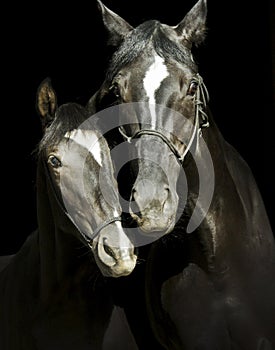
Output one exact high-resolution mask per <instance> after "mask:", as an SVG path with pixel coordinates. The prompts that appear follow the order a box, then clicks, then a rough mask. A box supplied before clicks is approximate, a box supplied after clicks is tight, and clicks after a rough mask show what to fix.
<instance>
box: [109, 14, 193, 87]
mask: <svg viewBox="0 0 275 350" xmlns="http://www.w3.org/2000/svg"><path fill="white" fill-rule="evenodd" d="M149 44H151V45H152V48H153V49H154V50H155V51H156V53H157V54H158V55H159V56H161V57H162V58H164V59H167V60H171V59H174V60H176V61H177V62H181V63H183V64H185V65H188V66H189V67H191V68H192V69H193V70H194V71H197V66H196V64H195V63H194V62H193V60H192V56H191V53H190V51H189V50H188V49H187V48H186V47H185V46H184V45H181V44H180V43H179V42H175V41H172V40H170V39H169V37H168V34H167V33H166V31H165V27H163V26H162V25H161V23H160V22H159V21H156V20H150V21H146V22H144V23H142V24H141V25H139V26H138V27H136V28H135V29H134V30H133V31H132V32H131V33H130V34H129V35H128V36H126V38H125V40H124V41H123V42H122V44H121V45H120V47H119V48H118V50H117V51H116V52H115V53H114V55H113V57H112V59H111V62H110V65H109V68H108V71H107V75H106V80H107V81H108V82H111V81H112V80H113V78H114V76H115V75H116V74H117V73H118V71H119V70H120V69H121V68H122V67H124V66H125V65H127V64H130V63H131V62H133V61H134V60H135V59H136V58H138V57H139V56H140V55H141V54H142V53H143V52H144V50H145V49H146V47H147V46H148V45H149Z"/></svg>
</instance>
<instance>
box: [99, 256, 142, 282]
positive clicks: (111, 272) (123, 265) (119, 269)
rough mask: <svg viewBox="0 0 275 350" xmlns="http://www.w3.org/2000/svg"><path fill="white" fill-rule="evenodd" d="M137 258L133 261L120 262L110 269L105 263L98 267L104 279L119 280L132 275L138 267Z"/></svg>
mask: <svg viewBox="0 0 275 350" xmlns="http://www.w3.org/2000/svg"><path fill="white" fill-rule="evenodd" d="M136 260H137V257H136V256H134V257H133V259H131V260H125V261H118V262H117V263H116V264H115V265H114V266H112V267H109V266H106V265H105V264H104V263H100V264H98V267H99V269H100V271H101V273H102V275H103V276H104V277H113V278H119V277H123V276H128V275H130V274H131V273H132V272H133V270H134V268H135V266H136Z"/></svg>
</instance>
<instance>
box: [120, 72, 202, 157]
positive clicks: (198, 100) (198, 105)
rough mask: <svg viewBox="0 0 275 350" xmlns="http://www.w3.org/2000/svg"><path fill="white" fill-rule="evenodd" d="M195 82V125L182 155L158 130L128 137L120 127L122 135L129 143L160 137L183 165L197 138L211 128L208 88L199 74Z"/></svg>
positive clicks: (141, 132) (143, 131)
mask: <svg viewBox="0 0 275 350" xmlns="http://www.w3.org/2000/svg"><path fill="white" fill-rule="evenodd" d="M193 81H195V82H197V84H198V89H197V92H196V94H195V99H194V103H195V123H194V127H193V131H192V135H191V137H190V140H189V142H188V145H187V146H186V148H185V150H184V152H183V154H180V153H179V151H178V150H177V148H176V147H175V146H174V144H173V143H172V142H171V141H170V140H169V138H168V137H166V136H165V135H164V134H163V133H161V132H160V131H157V130H152V129H141V130H139V131H137V132H136V133H135V134H134V135H132V136H128V135H126V134H125V132H124V131H123V129H122V128H121V127H120V128H119V132H120V133H121V135H122V136H123V137H124V139H126V140H127V141H128V142H129V143H131V142H132V140H133V139H137V138H139V137H141V136H142V135H152V136H156V137H159V138H160V139H161V140H162V141H163V142H164V143H165V144H166V145H167V146H168V147H169V149H170V150H171V152H172V153H173V154H174V155H175V157H176V158H177V160H178V161H179V162H180V163H181V164H183V162H184V159H185V156H186V154H187V153H188V152H189V150H190V149H191V147H192V144H193V142H194V140H195V138H196V136H197V137H199V136H201V133H202V129H204V128H208V127H209V121H208V115H207V114H206V112H205V108H206V106H207V103H208V101H209V94H208V91H207V88H206V86H205V84H204V82H203V79H202V77H201V76H200V75H199V74H196V76H195V77H194V78H193Z"/></svg>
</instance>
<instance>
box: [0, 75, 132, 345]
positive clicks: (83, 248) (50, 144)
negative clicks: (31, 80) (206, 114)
mask: <svg viewBox="0 0 275 350" xmlns="http://www.w3.org/2000/svg"><path fill="white" fill-rule="evenodd" d="M37 102H38V103H37V107H38V111H39V113H40V116H41V120H42V126H43V129H44V136H43V138H42V140H41V142H40V143H39V150H38V169H37V214H38V229H37V231H36V232H34V233H33V234H32V235H31V236H29V238H28V239H27V241H26V242H25V244H24V245H23V247H22V248H21V249H20V251H19V252H18V253H17V254H16V255H15V256H13V257H10V258H8V257H6V258H3V259H2V266H1V268H2V272H1V274H0V349H1V350H19V349H20V350H32V349H39V350H40V349H41V350H42V349H45V350H46V349H47V350H54V349H59V350H60V349H83V350H84V349H106V350H107V349H113V348H114V347H117V348H122V349H125V350H126V349H136V346H135V342H134V340H133V338H132V336H131V332H130V331H129V329H128V326H127V322H126V321H125V316H124V314H123V312H122V310H121V309H119V308H114V303H113V298H112V294H111V293H110V292H109V288H108V285H107V283H106V281H105V279H104V277H114V278H117V277H120V276H126V275H128V274H130V273H131V272H132V271H133V269H134V267H135V265H136V255H135V254H134V247H133V245H132V243H131V242H130V241H129V239H128V238H127V236H126V234H125V232H124V229H123V228H122V224H121V207H120V204H119V200H118V191H117V184H116V182H115V179H114V177H113V165H112V161H111V158H110V151H109V147H108V145H107V142H106V141H105V139H104V138H103V137H102V136H101V134H100V133H99V132H98V131H97V128H96V125H95V124H96V123H94V121H93V120H90V118H88V117H89V114H88V113H87V111H86V110H85V109H84V107H81V106H80V105H78V104H75V103H68V104H63V105H61V106H60V107H58V108H57V102H56V95H55V92H54V90H53V89H52V87H51V84H50V81H49V80H45V81H44V82H43V83H42V84H41V85H40V87H39V89H38V95H37ZM103 194H105V195H104V196H103ZM4 264H5V265H6V266H5V267H4Z"/></svg>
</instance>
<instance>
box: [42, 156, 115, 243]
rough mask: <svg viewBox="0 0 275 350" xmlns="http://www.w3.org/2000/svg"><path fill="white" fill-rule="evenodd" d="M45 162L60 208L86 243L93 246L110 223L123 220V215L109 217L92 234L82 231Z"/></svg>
mask: <svg viewBox="0 0 275 350" xmlns="http://www.w3.org/2000/svg"><path fill="white" fill-rule="evenodd" d="M43 163H44V168H45V174H46V177H47V179H48V182H49V183H50V186H51V190H52V192H53V194H54V197H55V200H56V202H57V203H58V206H59V208H60V209H61V210H62V212H63V213H64V214H65V215H66V216H67V217H68V219H69V220H70V221H71V222H72V223H73V224H74V226H75V227H76V228H77V230H78V231H79V233H80V234H81V236H82V238H83V239H84V241H85V243H87V244H88V245H89V246H91V243H92V242H93V240H94V239H95V238H96V237H97V236H98V235H99V234H100V232H101V231H102V230H103V229H104V228H105V227H107V226H108V225H110V224H112V223H113V222H116V221H122V219H121V217H119V216H115V217H113V218H111V219H108V220H106V221H103V223H102V224H101V225H99V226H98V227H97V228H96V229H95V230H94V231H93V233H92V234H91V235H89V236H88V235H87V234H86V233H84V232H82V230H80V228H79V227H78V225H77V224H76V223H75V221H74V219H73V218H72V217H71V215H70V214H69V212H68V211H67V209H66V208H65V205H64V203H63V202H62V201H61V199H60V196H58V194H57V193H56V189H55V187H54V184H53V181H52V178H51V175H50V173H49V168H48V166H47V162H46V160H44V161H43Z"/></svg>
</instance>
